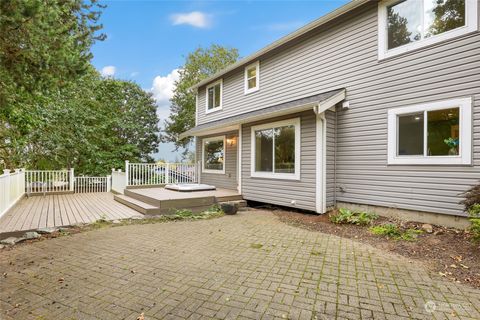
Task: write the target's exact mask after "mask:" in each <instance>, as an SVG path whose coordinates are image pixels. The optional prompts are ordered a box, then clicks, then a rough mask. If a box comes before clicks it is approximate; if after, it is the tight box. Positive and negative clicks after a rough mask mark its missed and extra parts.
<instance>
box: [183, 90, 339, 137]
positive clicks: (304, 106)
mask: <svg viewBox="0 0 480 320" xmlns="http://www.w3.org/2000/svg"><path fill="white" fill-rule="evenodd" d="M344 94H345V89H343V88H342V89H336V90H332V91H328V92H323V93H319V94H316V95H313V96H309V97H305V98H301V99H297V100H293V101H288V102H285V103H280V104H277V105H273V106H270V107H266V108H262V109H258V110H255V111H250V112H245V113H241V114H238V115H235V116H231V117H228V118H223V119H220V120H216V121H211V122H207V123H203V124H200V125H198V126H196V127H194V128H192V129H190V130H188V131H186V132H184V133H182V134H181V135H180V138H183V137H187V136H194V135H197V133H201V132H204V131H206V130H210V129H216V128H222V127H228V126H231V125H238V124H241V123H247V122H252V121H255V120H260V119H266V118H271V117H275V116H279V115H284V114H289V113H294V112H299V111H303V110H308V109H309V108H311V107H312V106H314V105H318V104H321V103H322V102H326V101H328V100H329V99H332V98H335V97H336V96H339V97H340V98H341V99H343V97H344ZM333 102H335V101H333ZM333 102H332V103H333ZM335 103H336V102H335Z"/></svg>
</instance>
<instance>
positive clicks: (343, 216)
mask: <svg viewBox="0 0 480 320" xmlns="http://www.w3.org/2000/svg"><path fill="white" fill-rule="evenodd" d="M376 219H378V215H377V214H375V213H372V212H363V211H351V210H349V209H346V208H340V209H339V210H338V213H337V214H335V215H331V216H330V221H332V222H333V223H337V224H340V223H350V224H356V225H367V224H371V223H372V222H373V221H374V220H376Z"/></svg>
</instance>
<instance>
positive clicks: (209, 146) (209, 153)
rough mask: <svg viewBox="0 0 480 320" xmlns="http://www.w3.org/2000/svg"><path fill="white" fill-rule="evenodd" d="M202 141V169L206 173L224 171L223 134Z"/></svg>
mask: <svg viewBox="0 0 480 320" xmlns="http://www.w3.org/2000/svg"><path fill="white" fill-rule="evenodd" d="M202 141H203V152H202V153H203V155H202V159H203V161H202V163H203V168H202V171H203V172H206V173H225V136H220V137H212V138H205V139H203V140H202Z"/></svg>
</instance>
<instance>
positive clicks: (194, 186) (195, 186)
mask: <svg viewBox="0 0 480 320" xmlns="http://www.w3.org/2000/svg"><path fill="white" fill-rule="evenodd" d="M165 189H168V190H174V191H184V192H185V191H186V192H189V191H207V190H215V189H216V188H215V186H211V185H208V184H201V183H179V184H167V185H166V186H165Z"/></svg>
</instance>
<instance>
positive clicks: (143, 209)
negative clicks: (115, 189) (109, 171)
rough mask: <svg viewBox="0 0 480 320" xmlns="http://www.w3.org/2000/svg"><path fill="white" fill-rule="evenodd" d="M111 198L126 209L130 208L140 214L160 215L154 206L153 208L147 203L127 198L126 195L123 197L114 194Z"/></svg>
mask: <svg viewBox="0 0 480 320" xmlns="http://www.w3.org/2000/svg"><path fill="white" fill-rule="evenodd" d="M113 198H114V199H115V200H116V201H118V202H120V203H122V204H124V205H126V206H127V207H130V208H132V209H134V210H136V211H138V212H140V213H142V214H145V215H156V214H160V208H159V207H156V206H153V205H151V204H149V203H145V202H143V201H140V200H138V199H134V198H132V197H129V196H126V195H123V194H116V195H114V196H113Z"/></svg>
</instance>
